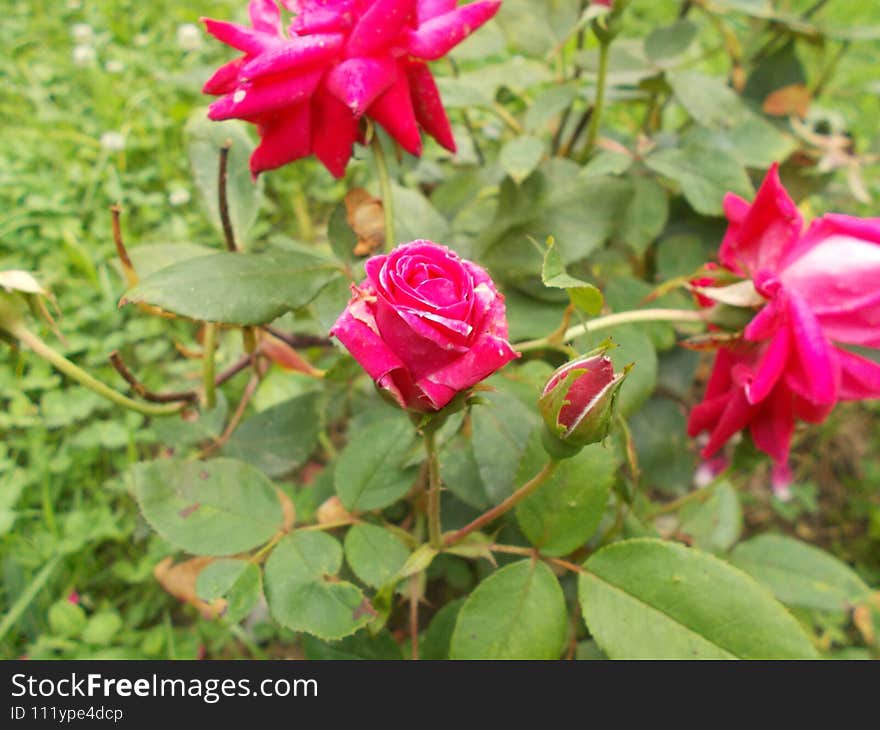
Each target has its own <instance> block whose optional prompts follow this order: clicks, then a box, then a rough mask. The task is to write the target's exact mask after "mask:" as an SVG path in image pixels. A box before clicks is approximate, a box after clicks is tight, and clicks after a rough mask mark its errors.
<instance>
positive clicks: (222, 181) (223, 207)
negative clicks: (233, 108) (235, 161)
mask: <svg viewBox="0 0 880 730" xmlns="http://www.w3.org/2000/svg"><path fill="white" fill-rule="evenodd" d="M231 147H232V140H231V139H228V140H226V142H224V143H223V146H222V147H220V165H219V167H218V169H217V203H218V207H219V209H220V223H221V224H222V225H223V236H224V238H225V239H226V248H227V249H229V250H230V251H232V252H233V253H235V252H236V251H238V246H236V245H235V230H234V229H233V228H232V219H231V218H230V217H229V200H228V198H227V196H226V180H227V177H228V175H227V170H228V168H229V149H230V148H231Z"/></svg>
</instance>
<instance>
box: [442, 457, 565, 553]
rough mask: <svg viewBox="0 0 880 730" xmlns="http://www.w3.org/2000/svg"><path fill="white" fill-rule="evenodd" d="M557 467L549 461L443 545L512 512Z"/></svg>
mask: <svg viewBox="0 0 880 730" xmlns="http://www.w3.org/2000/svg"><path fill="white" fill-rule="evenodd" d="M557 466H559V462H558V461H556V460H555V459H550V460H549V461H548V462H547V463H546V464H544V467H543V468H542V469H541V471H539V472H538V473H537V474H535V476H533V477H532V478H531V479H529V481H527V482H526V483H525V484H523V485H522V486H521V487H520V488H519V489H517V490H516V491H515V492H514V493H513V494H511V495H510V496H509V497H508V498H507V499H505V500H504V501H503V502H502V503H501V504H499V505H496V506H495V507H493V508H492V509H490V510H488V511H486V512H484V513H483V514H481V515H480V516H479V517H477V519H475V520H474V521H473V522H471V523H470V524H467V525H465V526H464V527H462V528H461V529H460V530H456V531H455V532H453V533H451V534H449V535H447V536H446V538H445V539H444V540H443V542H444V544H446V545H454V544H455V543H457V542H459V541H461V540H462V539H463V538H465V537H467V536H468V535H470V534H471V533H472V532H474V531H476V530H479V529H480V528H481V527H483V526H484V525H488V524H489V523H490V522H494V521H495V520H496V519H498V518H499V517H501V515H503V514H505V513H506V512H509V511H510V510H512V509H513V508H514V507H516V505H518V504H519V503H520V502H522V501H523V500H524V499H525V498H526V497H528V496H529V495H530V494H531V493H532V492H534V491H535V490H536V489H538V487H540V486H541V485H542V484H543V483H544V482H546V481H547V480H548V479H549V478H550V477H551V476H553V472H555V471H556V467H557Z"/></svg>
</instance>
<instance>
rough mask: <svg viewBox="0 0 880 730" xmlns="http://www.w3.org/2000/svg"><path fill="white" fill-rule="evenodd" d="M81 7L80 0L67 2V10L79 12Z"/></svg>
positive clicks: (68, 0)
mask: <svg viewBox="0 0 880 730" xmlns="http://www.w3.org/2000/svg"><path fill="white" fill-rule="evenodd" d="M81 7H82V0H67V9H68V10H79V9H80V8H81Z"/></svg>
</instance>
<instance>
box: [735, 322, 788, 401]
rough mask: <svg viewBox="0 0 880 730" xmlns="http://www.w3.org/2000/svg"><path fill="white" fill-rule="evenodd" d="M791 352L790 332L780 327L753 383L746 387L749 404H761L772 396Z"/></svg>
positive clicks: (760, 363)
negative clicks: (771, 393)
mask: <svg viewBox="0 0 880 730" xmlns="http://www.w3.org/2000/svg"><path fill="white" fill-rule="evenodd" d="M790 352H791V340H790V334H789V330H788V328H786V327H780V328H779V330H778V331H777V333H776V336H775V337H774V338H773V339H772V340H770V344H769V345H768V346H767V349H766V350H765V352H764V355H763V356H762V358H761V360H760V361H759V363H758V367H757V371H756V372H755V375H754V377H753V378H752V381H751V382H750V383H749V384H748V385H747V386H746V397H747V398H748V400H749V403H752V404H755V403H760V402H761V401H762V400H764V399H765V398H766V397H767V396H768V395H770V392H771V391H772V390H773V388H774V387H775V386H776V384H777V383H778V382H779V379H780V378H781V377H782V374H783V373H784V372H785V368H786V365H788V358H789V354H790Z"/></svg>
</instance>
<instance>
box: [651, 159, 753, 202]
mask: <svg viewBox="0 0 880 730" xmlns="http://www.w3.org/2000/svg"><path fill="white" fill-rule="evenodd" d="M645 164H646V165H647V166H648V167H649V168H651V169H652V170H654V172H657V173H659V174H660V175H663V176H664V177H667V178H669V179H670V180H674V181H675V182H677V183H678V184H679V185H680V186H681V190H682V192H683V193H684V196H685V198H687V201H688V202H689V203H690V204H691V206H692V207H693V208H694V210H696V211H697V212H698V213H702V214H703V215H708V216H720V215H722V214H723V213H724V208H723V207H722V201H723V200H724V196H725V195H726V194H727V193H736V194H737V195H739V196H741V197H744V198H751V197H753V196H754V189H753V188H752V183H751V181H750V180H749V176H748V175H747V174H746V171H745V168H744V167H743V165H742V163H740V162H739V160H737V159H736V158H734V157H732V156H731V155H729V154H725V153H724V152H723V151H719V150H717V149H712V148H709V147H702V146H700V145H696V144H694V145H688V146H686V147H683V148H681V149H665V150H661V151H659V152H656V153H654V154H651V155H649V156H648V157H647V158H645Z"/></svg>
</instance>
